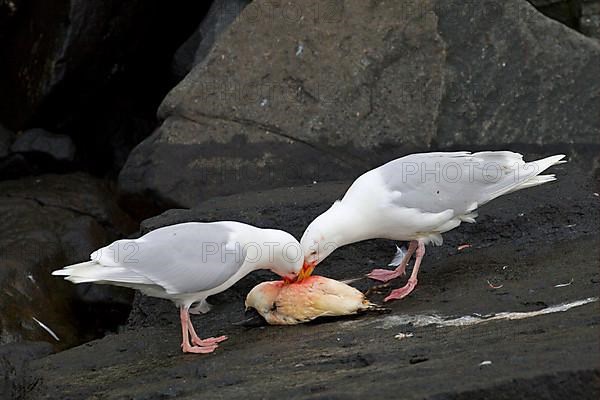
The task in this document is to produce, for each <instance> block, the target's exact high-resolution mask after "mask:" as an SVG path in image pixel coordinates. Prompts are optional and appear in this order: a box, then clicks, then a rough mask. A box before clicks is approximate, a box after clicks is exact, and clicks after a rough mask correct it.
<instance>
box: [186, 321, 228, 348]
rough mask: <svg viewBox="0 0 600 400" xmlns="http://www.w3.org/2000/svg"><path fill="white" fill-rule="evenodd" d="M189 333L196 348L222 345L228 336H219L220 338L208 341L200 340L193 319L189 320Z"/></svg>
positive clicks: (211, 338)
mask: <svg viewBox="0 0 600 400" xmlns="http://www.w3.org/2000/svg"><path fill="white" fill-rule="evenodd" d="M188 331H189V333H190V337H191V339H192V343H193V344H195V345H196V346H203V347H206V346H208V347H210V346H212V345H214V344H217V343H221V342H222V341H224V340H227V336H219V337H209V338H206V339H200V337H198V334H197V333H196V330H195V329H194V324H193V323H192V320H191V319H188Z"/></svg>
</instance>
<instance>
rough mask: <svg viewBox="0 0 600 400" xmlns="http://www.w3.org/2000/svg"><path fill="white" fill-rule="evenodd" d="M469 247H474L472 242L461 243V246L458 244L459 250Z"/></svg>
mask: <svg viewBox="0 0 600 400" xmlns="http://www.w3.org/2000/svg"><path fill="white" fill-rule="evenodd" d="M469 247H473V246H472V245H470V244H466V243H465V244H461V245H460V246H458V251H461V250H464V249H468V248H469Z"/></svg>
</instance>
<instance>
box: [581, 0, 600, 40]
mask: <svg viewBox="0 0 600 400" xmlns="http://www.w3.org/2000/svg"><path fill="white" fill-rule="evenodd" d="M580 29H581V32H582V33H583V34H584V35H587V36H589V37H592V38H594V39H597V40H600V0H584V1H583V6H582V12H581V23H580Z"/></svg>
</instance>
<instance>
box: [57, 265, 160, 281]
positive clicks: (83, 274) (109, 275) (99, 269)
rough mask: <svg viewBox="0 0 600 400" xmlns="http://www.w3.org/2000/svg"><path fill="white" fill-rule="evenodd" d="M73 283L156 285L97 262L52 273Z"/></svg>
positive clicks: (127, 271) (126, 269)
mask: <svg viewBox="0 0 600 400" xmlns="http://www.w3.org/2000/svg"><path fill="white" fill-rule="evenodd" d="M52 275H58V276H64V277H65V279H66V280H68V281H71V282H73V283H85V282H98V283H100V282H107V283H125V284H154V282H152V281H151V280H149V279H148V278H146V277H144V276H142V275H140V274H138V273H136V272H135V271H132V270H131V269H128V268H124V267H112V266H106V265H102V264H100V263H98V262H96V261H86V262H82V263H79V264H73V265H69V266H66V267H64V268H63V269H59V270H56V271H54V272H52Z"/></svg>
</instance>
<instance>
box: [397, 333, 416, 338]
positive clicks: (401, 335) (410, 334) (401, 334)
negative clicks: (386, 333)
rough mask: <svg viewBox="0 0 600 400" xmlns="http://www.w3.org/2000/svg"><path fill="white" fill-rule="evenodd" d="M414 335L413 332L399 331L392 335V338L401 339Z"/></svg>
mask: <svg viewBox="0 0 600 400" xmlns="http://www.w3.org/2000/svg"><path fill="white" fill-rule="evenodd" d="M413 336H415V335H414V334H412V333H410V332H408V333H402V332H400V333H399V334H397V335H396V336H394V338H396V339H399V340H402V339H406V338H411V337H413Z"/></svg>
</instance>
